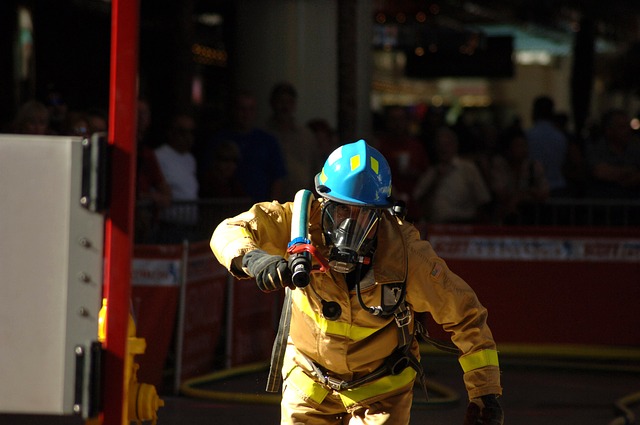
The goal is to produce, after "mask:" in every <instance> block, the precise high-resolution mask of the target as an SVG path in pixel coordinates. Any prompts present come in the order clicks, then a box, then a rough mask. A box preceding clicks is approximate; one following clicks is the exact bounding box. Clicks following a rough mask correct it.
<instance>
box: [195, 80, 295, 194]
mask: <svg viewBox="0 0 640 425" xmlns="http://www.w3.org/2000/svg"><path fill="white" fill-rule="evenodd" d="M256 108H257V101H256V98H255V96H254V95H253V94H251V93H248V92H239V93H236V94H235V95H234V96H233V99H232V104H231V110H230V115H231V119H230V122H229V124H228V125H227V126H226V128H225V129H223V130H221V131H220V132H218V133H217V134H216V135H215V136H214V137H213V139H212V140H210V141H209V142H208V143H207V144H206V145H205V146H204V152H203V155H202V158H201V161H202V162H201V164H202V165H201V170H202V173H203V174H206V173H209V172H211V171H215V168H213V167H215V165H214V159H215V157H216V151H217V150H218V146H217V145H218V144H220V143H222V142H227V141H233V142H234V143H235V144H236V146H238V149H239V150H240V162H239V163H238V170H237V174H238V178H239V179H240V182H241V184H242V189H243V191H244V193H246V194H247V195H248V196H249V197H250V198H251V199H252V200H254V201H255V202H258V201H260V200H265V199H270V200H274V199H277V200H280V199H284V198H283V197H282V194H283V186H282V185H283V181H284V178H285V177H286V175H287V167H286V164H285V160H284V157H283V154H282V149H281V147H280V144H279V143H278V139H276V137H275V136H274V135H272V134H270V133H268V132H266V131H264V130H261V129H259V128H257V127H256V126H255V122H256V112H257V109H256Z"/></svg>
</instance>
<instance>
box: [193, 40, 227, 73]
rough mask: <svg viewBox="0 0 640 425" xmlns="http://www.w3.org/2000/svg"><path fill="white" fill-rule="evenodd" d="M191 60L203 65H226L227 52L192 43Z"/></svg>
mask: <svg viewBox="0 0 640 425" xmlns="http://www.w3.org/2000/svg"><path fill="white" fill-rule="evenodd" d="M191 53H193V60H194V61H195V62H197V63H201V64H203V65H215V66H222V67H224V66H227V52H226V51H225V50H222V49H214V48H212V47H208V46H203V45H202V44H194V45H193V46H191Z"/></svg>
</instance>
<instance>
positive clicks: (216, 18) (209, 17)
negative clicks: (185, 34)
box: [196, 13, 224, 27]
mask: <svg viewBox="0 0 640 425" xmlns="http://www.w3.org/2000/svg"><path fill="white" fill-rule="evenodd" d="M196 21H197V22H198V23H200V24H202V25H207V26H210V27H215V26H216V25H222V23H223V22H224V19H223V18H222V15H220V14H219V13H203V14H201V15H197V16H196Z"/></svg>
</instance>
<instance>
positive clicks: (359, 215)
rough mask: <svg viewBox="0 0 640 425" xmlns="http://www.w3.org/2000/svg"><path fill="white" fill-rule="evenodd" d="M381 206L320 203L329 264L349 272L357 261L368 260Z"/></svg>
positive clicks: (339, 270) (333, 267) (337, 270)
mask: <svg viewBox="0 0 640 425" xmlns="http://www.w3.org/2000/svg"><path fill="white" fill-rule="evenodd" d="M380 216H381V210H380V209H379V208H371V207H361V206H355V205H346V204H341V203H339V202H335V201H326V202H325V203H324V204H323V206H322V230H323V232H324V235H325V238H326V242H327V244H328V245H329V246H330V252H329V266H330V267H331V269H333V270H335V271H336V272H338V273H349V272H350V271H352V270H354V269H355V267H356V265H357V264H358V263H364V264H367V263H368V262H369V261H370V258H369V257H368V256H369V255H371V249H372V247H373V244H374V242H375V235H376V231H377V229H378V226H377V224H378V221H379V220H380Z"/></svg>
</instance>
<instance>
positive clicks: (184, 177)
mask: <svg viewBox="0 0 640 425" xmlns="http://www.w3.org/2000/svg"><path fill="white" fill-rule="evenodd" d="M194 130H195V122H194V120H193V118H192V117H190V116H189V115H186V114H179V115H176V116H175V117H174V118H173V119H172V120H171V124H170V127H169V130H168V133H167V141H166V143H165V144H163V145H162V146H160V147H158V148H157V149H156V151H155V152H156V157H157V158H158V163H159V164H160V168H161V169H162V173H163V174H164V177H165V179H166V180H167V183H168V184H169V187H170V188H171V195H172V199H173V201H174V204H175V205H172V206H171V207H169V208H167V209H166V210H164V211H163V212H162V214H161V215H160V221H161V223H164V224H165V225H169V226H165V227H173V230H174V231H175V232H174V234H173V235H172V236H171V237H170V238H169V239H172V240H171V242H176V243H177V242H180V240H181V239H184V238H188V236H189V234H188V232H189V230H191V229H190V227H193V226H194V225H195V224H196V223H197V221H198V208H197V205H196V204H195V201H197V200H198V189H199V186H198V179H197V176H196V160H195V157H194V156H193V154H192V153H191V149H192V147H193V143H194V137H193V132H194ZM184 201H191V203H186V204H185V203H184ZM181 204H182V205H181ZM176 226H177V227H176ZM181 231H184V232H186V234H183V235H181V234H180V232H181ZM176 239H177V240H176Z"/></svg>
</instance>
